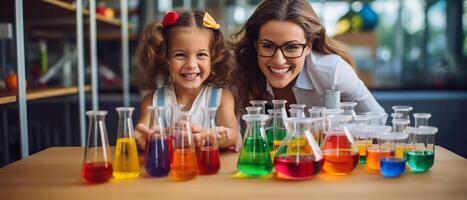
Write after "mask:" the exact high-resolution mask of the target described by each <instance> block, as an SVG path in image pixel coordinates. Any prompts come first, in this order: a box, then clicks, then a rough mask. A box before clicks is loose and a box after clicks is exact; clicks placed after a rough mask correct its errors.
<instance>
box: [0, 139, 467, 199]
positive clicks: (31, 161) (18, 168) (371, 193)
mask: <svg viewBox="0 0 467 200" xmlns="http://www.w3.org/2000/svg"><path fill="white" fill-rule="evenodd" d="M237 157H238V155H237V154H234V153H226V154H222V156H221V164H222V167H221V170H220V172H219V174H217V175H213V176H198V177H197V178H196V179H195V180H191V181H186V182H173V181H171V180H170V179H169V178H150V177H147V176H146V175H145V173H144V169H142V175H141V176H140V178H138V179H134V180H124V181H120V180H119V181H117V180H112V181H111V182H108V183H105V184H98V185H90V184H85V183H84V182H83V180H82V179H81V176H80V169H81V162H82V159H83V149H82V148H80V147H53V148H49V149H47V150H44V151H42V152H39V153H37V154H34V155H32V156H30V157H28V158H26V159H23V160H20V161H18V162H15V163H12V164H10V165H8V166H5V167H3V168H1V169H0V199H28V200H30V199H60V200H63V199H98V198H99V199H112V200H117V199H125V200H128V199H183V200H191V199H203V200H207V199H219V200H221V199H236V200H244V199H267V200H271V199H282V200H285V199H293V200H295V199H307V200H314V199H324V198H327V199H339V198H341V199H359V200H360V199H370V198H371V199H375V200H380V199H423V200H426V199H467V160H466V159H464V158H462V157H460V156H458V155H456V154H454V153H452V152H450V151H448V150H446V149H444V148H442V147H438V146H437V147H436V156H435V165H434V166H433V168H431V169H430V171H428V172H427V173H422V174H416V173H407V172H406V173H405V174H403V175H402V177H399V178H395V179H387V178H383V177H382V176H381V175H379V173H376V172H369V171H368V170H367V169H366V168H365V166H362V165H360V166H358V167H357V169H356V170H355V171H353V172H352V174H350V175H347V176H331V175H327V174H326V173H324V172H321V173H320V174H318V175H317V176H316V177H314V178H312V179H310V180H306V181H298V182H297V181H281V180H277V179H275V178H274V177H272V176H271V177H267V178H240V177H238V176H235V171H236V162H237Z"/></svg>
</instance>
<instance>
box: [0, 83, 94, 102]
mask: <svg viewBox="0 0 467 200" xmlns="http://www.w3.org/2000/svg"><path fill="white" fill-rule="evenodd" d="M84 91H85V92H89V91H91V86H89V85H87V86H85V87H84ZM77 93H78V87H58V88H40V89H29V90H27V91H26V99H27V100H37V99H45V98H50V97H59V96H66V95H72V94H77ZM14 102H16V94H14V93H11V92H7V91H1V92H0V104H7V103H14Z"/></svg>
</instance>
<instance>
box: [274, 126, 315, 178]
mask: <svg viewBox="0 0 467 200" xmlns="http://www.w3.org/2000/svg"><path fill="white" fill-rule="evenodd" d="M316 120H317V119H311V118H289V119H287V121H288V127H289V133H288V134H287V136H286V137H285V139H284V140H283V141H282V143H281V145H280V146H279V148H278V149H277V152H276V157H275V158H274V168H275V169H276V172H277V177H278V178H282V179H306V178H310V177H312V176H313V175H315V174H317V173H318V172H319V171H320V170H321V168H322V166H323V163H324V159H323V155H322V153H321V150H320V148H319V145H318V143H316V141H315V139H314V137H313V134H312V131H311V129H310V128H311V127H310V126H312V125H313V124H314V123H313V122H314V121H316Z"/></svg>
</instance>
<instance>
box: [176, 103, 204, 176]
mask: <svg viewBox="0 0 467 200" xmlns="http://www.w3.org/2000/svg"><path fill="white" fill-rule="evenodd" d="M173 117H174V121H173V122H174V126H173V128H172V136H171V137H172V139H173V158H172V165H171V170H170V176H171V178H172V179H173V180H190V179H194V178H196V176H197V175H198V163H197V161H196V152H195V144H194V141H193V135H192V133H191V113H190V112H185V111H178V112H175V115H174V116H173Z"/></svg>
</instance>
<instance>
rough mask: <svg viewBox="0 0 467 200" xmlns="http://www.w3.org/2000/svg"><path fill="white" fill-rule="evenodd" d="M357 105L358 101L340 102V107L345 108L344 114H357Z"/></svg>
mask: <svg viewBox="0 0 467 200" xmlns="http://www.w3.org/2000/svg"><path fill="white" fill-rule="evenodd" d="M355 106H357V102H341V103H340V108H341V109H342V110H344V113H342V114H343V115H350V116H352V117H353V116H355V110H354V108H355Z"/></svg>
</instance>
